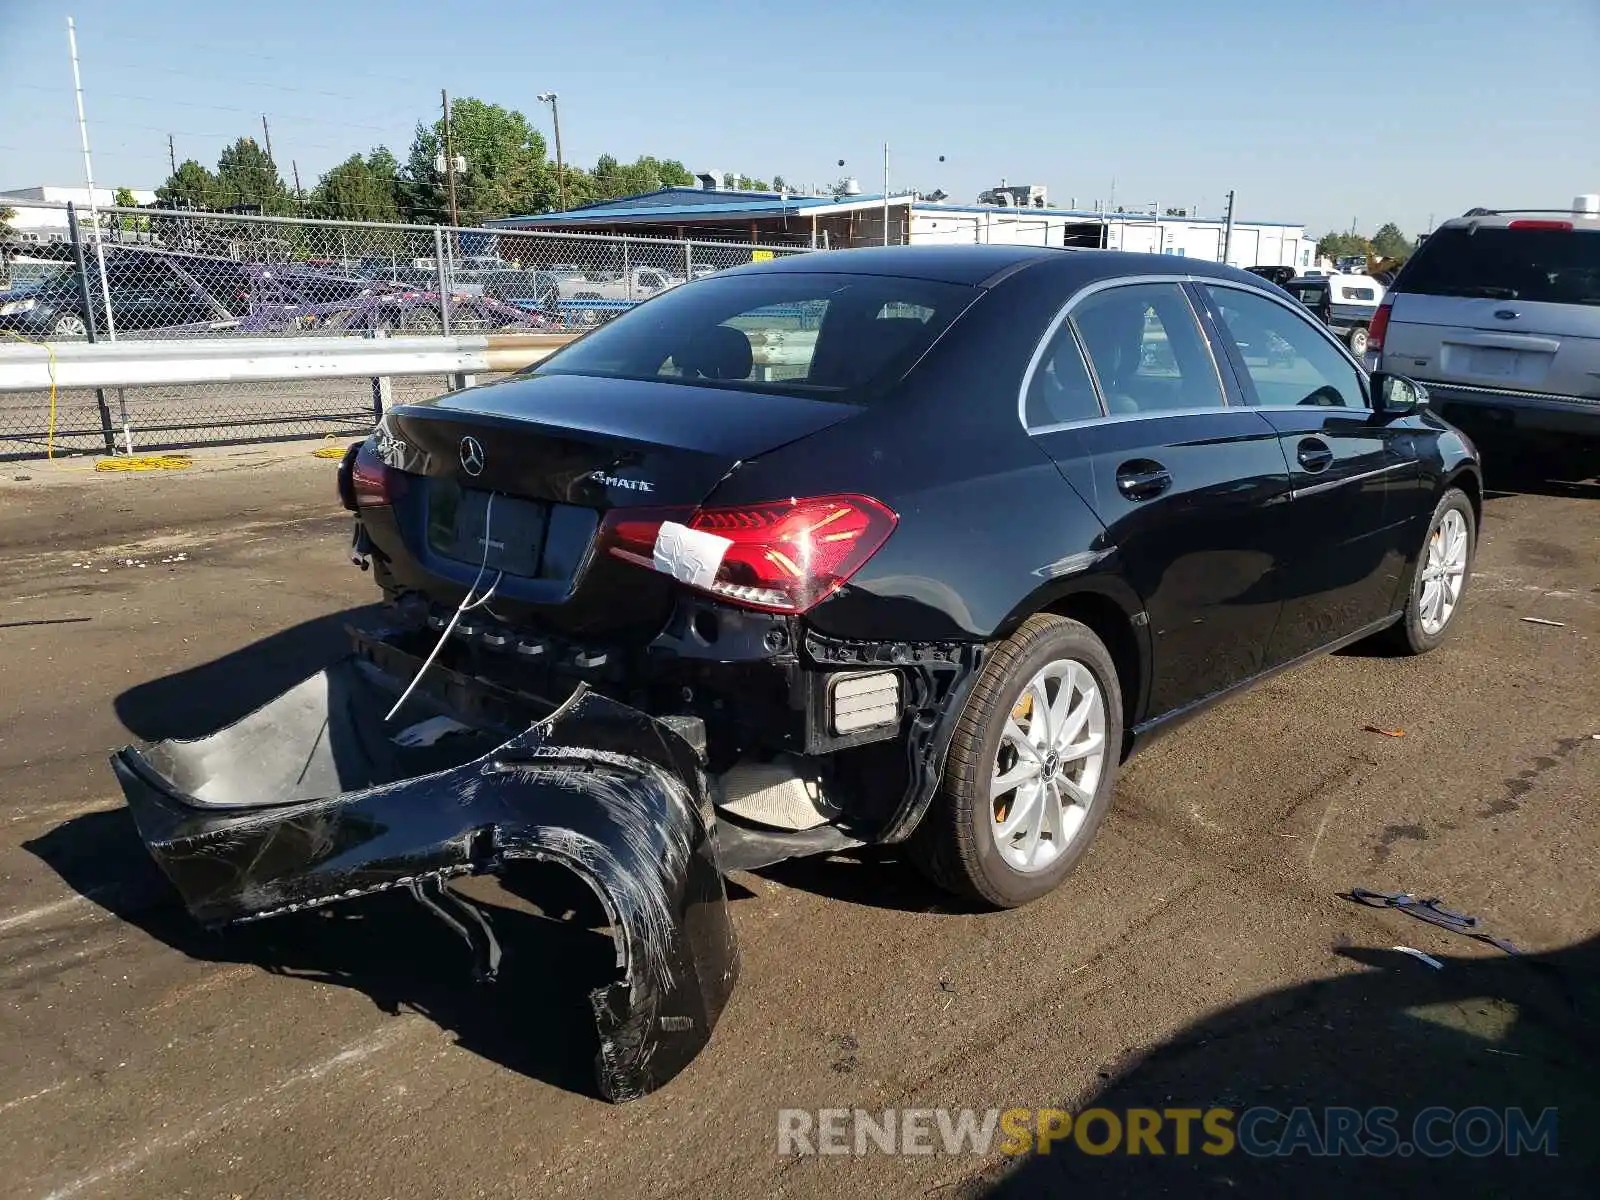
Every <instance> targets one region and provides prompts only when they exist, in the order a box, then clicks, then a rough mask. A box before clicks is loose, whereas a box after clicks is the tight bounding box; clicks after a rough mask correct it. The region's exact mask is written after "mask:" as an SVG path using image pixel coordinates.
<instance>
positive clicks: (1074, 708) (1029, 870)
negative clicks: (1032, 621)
mask: <svg viewBox="0 0 1600 1200" xmlns="http://www.w3.org/2000/svg"><path fill="white" fill-rule="evenodd" d="M1105 763H1106V704H1105V697H1104V695H1103V694H1102V692H1101V690H1100V687H1099V685H1098V684H1097V683H1096V682H1095V677H1094V674H1093V673H1092V672H1091V671H1090V670H1089V668H1088V667H1086V666H1084V665H1083V664H1082V663H1080V662H1078V661H1076V660H1074V659H1060V660H1058V661H1056V662H1052V663H1048V664H1046V665H1045V666H1044V667H1042V668H1040V670H1039V671H1038V673H1037V674H1035V675H1034V677H1033V678H1032V679H1031V680H1029V681H1028V684H1027V686H1025V687H1024V688H1023V689H1022V694H1021V695H1020V696H1019V697H1018V698H1017V702H1016V704H1015V705H1013V707H1012V709H1011V713H1010V715H1009V716H1008V717H1007V719H1006V724H1005V729H1004V730H1003V731H1002V733H1001V735H1000V749H999V751H998V753H997V754H996V755H995V765H994V773H993V777H992V779H991V780H990V784H989V804H990V808H989V820H990V832H991V833H992V834H993V837H994V844H995V848H996V849H997V850H999V852H1000V855H1001V857H1002V858H1003V859H1005V861H1006V863H1007V864H1008V865H1009V866H1010V867H1011V868H1012V869H1013V870H1015V871H1019V872H1021V873H1023V874H1033V873H1034V872H1036V871H1043V870H1046V869H1048V868H1049V866H1050V864H1051V863H1053V862H1055V861H1056V859H1057V858H1059V857H1060V856H1061V855H1062V854H1063V853H1065V851H1066V849H1067V847H1068V846H1069V845H1071V843H1072V841H1073V839H1074V838H1075V837H1076V836H1077V835H1078V831H1079V830H1080V829H1082V828H1083V824H1084V821H1085V820H1086V819H1087V817H1088V815H1089V806H1090V805H1091V804H1092V803H1093V801H1094V796H1095V792H1096V791H1097V790H1098V789H1099V786H1100V778H1101V775H1102V773H1103V772H1104V770H1105Z"/></svg>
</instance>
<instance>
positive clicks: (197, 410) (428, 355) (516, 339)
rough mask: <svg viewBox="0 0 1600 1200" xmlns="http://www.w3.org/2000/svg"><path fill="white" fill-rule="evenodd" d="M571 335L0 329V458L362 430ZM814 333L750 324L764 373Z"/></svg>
mask: <svg viewBox="0 0 1600 1200" xmlns="http://www.w3.org/2000/svg"><path fill="white" fill-rule="evenodd" d="M576 336H577V335H576V334H570V333H565V334H564V333H490V334H459V335H436V336H431V337H404V336H401V337H384V336H373V337H367V338H358V337H322V338H313V337H302V338H293V339H273V338H248V337H246V338H227V339H221V338H218V339H211V340H206V341H183V340H152V341H135V340H130V341H119V342H101V343H89V342H49V343H27V342H9V343H8V342H5V341H0V459H8V458H30V457H37V456H40V455H43V454H51V453H57V452H67V453H106V454H113V453H117V452H119V451H121V452H125V453H130V454H131V453H133V452H134V449H135V446H136V444H137V447H138V448H141V449H175V448H182V447H188V446H193V445H198V444H205V443H223V444H226V443H237V442H251V441H267V440H273V439H280V438H286V437H300V436H306V435H308V434H309V435H318V434H329V433H334V434H350V433H358V432H362V431H364V430H366V429H369V428H370V427H371V425H372V423H373V422H374V421H375V420H376V419H377V418H378V417H379V416H381V415H382V414H383V412H384V411H385V410H386V409H387V408H388V407H389V406H390V405H391V404H396V403H408V402H414V401H417V400H423V399H426V398H428V397H429V396H434V395H438V394H439V393H440V392H444V391H450V390H456V389H459V388H463V387H470V386H472V385H473V384H474V383H476V382H481V379H480V377H481V376H484V375H500V374H504V373H506V372H510V371H517V370H520V369H522V368H523V367H526V366H530V365H532V364H533V363H536V362H538V361H540V360H541V359H543V358H544V357H546V356H547V355H549V354H551V353H552V352H553V351H555V350H556V349H557V348H558V347H560V346H563V345H565V344H566V343H567V342H570V341H572V340H573V338H574V337H576ZM816 336H817V335H816V331H815V330H807V329H795V330H779V331H768V332H765V333H762V334H758V335H756V336H754V337H753V338H752V339H751V340H752V342H753V345H752V347H751V349H752V358H753V360H754V365H755V371H756V378H759V379H774V378H784V377H786V376H787V375H788V374H790V373H793V372H794V371H795V370H797V369H799V370H802V371H803V369H804V367H805V365H806V364H807V363H808V362H810V360H811V356H812V353H813V348H814V342H815V339H816Z"/></svg>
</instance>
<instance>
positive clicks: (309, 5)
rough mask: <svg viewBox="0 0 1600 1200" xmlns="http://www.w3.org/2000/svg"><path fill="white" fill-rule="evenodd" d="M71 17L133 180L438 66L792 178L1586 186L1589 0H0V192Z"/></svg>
mask: <svg viewBox="0 0 1600 1200" xmlns="http://www.w3.org/2000/svg"><path fill="white" fill-rule="evenodd" d="M446 12H447V13H448V16H446V17H444V18H443V19H441V16H440V14H441V13H446ZM69 13H70V14H71V15H73V16H74V17H76V19H77V23H78V31H79V33H78V37H79V51H80V55H81V57H82V65H83V72H84V88H85V95H86V102H87V108H88V115H89V123H90V137H91V142H92V144H93V149H94V156H95V168H96V169H95V174H96V182H97V183H103V184H106V185H110V186H145V187H153V186H155V185H156V184H157V183H159V182H160V181H161V179H163V178H164V177H165V175H166V173H167V166H166V155H167V145H166V134H167V132H168V131H171V132H172V133H173V134H174V136H175V138H176V141H177V148H178V157H179V159H180V160H182V159H183V158H186V157H193V158H197V159H199V160H200V161H202V162H204V163H206V164H207V165H210V164H212V163H214V161H215V159H216V155H217V151H218V150H219V149H221V147H222V146H223V145H224V144H225V143H226V142H227V141H230V140H232V138H234V137H237V136H239V135H240V134H254V135H256V136H259V134H260V126H261V121H260V114H261V113H263V112H265V113H267V114H269V115H270V117H271V121H272V140H273V148H274V151H275V154H276V157H277V160H278V162H279V164H280V166H281V167H282V168H283V173H284V175H285V176H286V177H287V176H288V174H289V169H288V168H289V162H290V160H291V159H293V160H297V161H298V163H299V167H300V174H301V179H302V182H303V183H304V184H305V186H306V187H308V188H309V187H310V186H311V184H312V182H313V181H314V180H315V177H316V175H317V174H318V173H319V172H320V171H321V170H323V169H325V168H326V167H328V166H329V165H331V164H332V163H334V162H337V161H339V160H340V159H342V158H344V157H345V156H346V155H348V154H349V153H351V152H353V151H358V150H365V149H367V148H369V147H370V146H372V145H373V144H375V143H379V142H382V143H386V144H388V145H389V146H390V147H391V148H392V149H393V150H394V151H395V152H396V154H397V155H399V157H400V158H402V159H404V157H405V152H406V148H407V147H408V146H409V144H410V141H411V134H412V130H413V128H414V126H415V124H416V122H417V120H418V119H419V118H422V119H428V120H431V119H433V117H434V116H436V115H437V112H438V102H439V89H440V88H441V87H446V88H449V89H450V91H451V93H452V94H455V95H476V96H479V97H481V98H483V99H485V100H490V101H494V102H497V103H500V104H504V105H506V106H508V107H514V108H520V109H521V110H522V111H524V112H525V113H527V114H528V116H529V117H530V118H532V119H534V120H535V121H537V122H540V123H541V124H543V123H545V122H547V120H548V110H547V109H546V108H545V107H544V106H542V105H539V104H538V103H536V101H535V100H534V96H535V95H536V94H537V93H538V92H540V91H546V90H555V91H557V92H559V93H560V97H561V100H560V103H561V116H562V140H563V143H564V148H565V150H566V154H567V158H568V161H569V162H575V163H581V164H584V165H588V164H590V163H592V162H593V160H594V158H595V157H596V156H597V155H599V154H601V153H603V152H609V153H612V154H615V155H617V156H618V157H619V158H624V159H631V158H633V157H635V156H636V155H638V154H642V153H650V154H655V155H657V156H659V157H669V158H679V159H682V160H683V161H684V163H685V164H687V165H688V166H689V167H690V168H691V169H692V170H701V169H704V168H706V167H715V168H718V169H721V170H725V171H730V170H731V171H739V172H741V173H743V174H746V175H756V176H760V177H763V178H770V177H771V176H772V175H773V174H782V175H784V176H785V177H786V178H787V179H789V180H790V181H794V182H813V181H815V182H819V183H820V182H824V181H827V180H830V179H832V178H835V177H836V176H838V175H839V174H840V173H841V172H840V171H839V169H838V168H837V167H836V165H835V164H836V162H837V160H838V159H840V158H843V159H845V160H846V162H847V164H848V166H847V168H846V171H847V172H848V173H850V174H853V175H856V176H857V177H859V178H860V180H861V182H862V185H863V187H864V188H865V189H866V190H867V191H876V190H877V189H878V187H879V186H880V183H881V178H882V174H881V172H882V167H881V151H880V146H881V144H882V143H883V142H884V141H885V140H887V141H888V143H889V145H890V150H891V159H890V184H891V187H907V186H915V187H918V188H921V189H923V190H931V189H933V188H935V187H942V188H943V189H944V190H945V191H947V192H949V193H950V194H951V197H952V199H955V200H959V201H962V202H971V200H972V199H973V198H974V196H975V194H976V193H977V192H978V191H979V190H980V189H982V188H984V187H988V186H992V185H993V184H995V183H998V182H999V180H1000V178H1001V177H1002V176H1004V177H1006V178H1007V179H1008V180H1009V181H1010V182H1011V183H1043V184H1046V185H1047V186H1048V187H1049V188H1050V193H1051V199H1052V201H1053V202H1055V203H1059V204H1065V203H1067V202H1068V201H1069V200H1071V199H1073V198H1076V199H1077V201H1078V203H1079V204H1080V205H1087V204H1090V203H1092V202H1093V201H1095V200H1101V201H1105V200H1107V199H1109V198H1110V197H1111V194H1112V182H1113V180H1115V188H1116V191H1115V198H1116V203H1119V204H1125V205H1127V206H1129V207H1135V206H1139V207H1143V206H1148V204H1149V203H1150V202H1152V201H1156V202H1159V203H1160V204H1161V205H1162V207H1168V206H1184V207H1187V206H1191V205H1200V206H1202V209H1203V211H1205V212H1207V213H1210V212H1217V211H1220V209H1221V207H1222V203H1223V195H1224V193H1225V192H1226V191H1227V190H1228V189H1229V188H1230V187H1233V188H1236V189H1237V191H1238V194H1239V210H1238V211H1239V215H1240V216H1241V217H1245V218H1250V217H1254V218H1260V219H1266V220H1287V221H1304V222H1306V223H1307V225H1308V226H1310V227H1311V229H1312V230H1313V231H1314V232H1323V231H1326V230H1327V229H1329V228H1334V227H1337V228H1340V229H1344V228H1348V227H1349V225H1350V224H1351V222H1352V221H1355V222H1357V224H1358V226H1359V227H1360V228H1361V229H1362V230H1363V231H1364V232H1367V233H1371V232H1372V231H1373V229H1374V228H1375V227H1376V226H1377V225H1378V224H1379V223H1380V222H1382V221H1386V220H1394V221H1396V222H1398V223H1399V224H1400V225H1401V227H1402V228H1403V229H1404V230H1405V231H1406V232H1408V233H1411V232H1415V231H1416V230H1418V229H1420V228H1421V227H1423V226H1424V224H1425V223H1426V222H1427V220H1428V218H1429V215H1430V214H1433V216H1434V217H1435V219H1441V218H1443V217H1444V216H1446V215H1450V214H1454V213H1459V212H1460V211H1462V210H1464V209H1466V208H1469V207H1471V206H1473V205H1475V204H1495V203H1500V204H1522V205H1539V206H1546V205H1548V206H1565V205H1566V204H1567V203H1568V202H1569V201H1570V199H1571V198H1572V196H1573V195H1574V194H1576V193H1577V192H1580V191H1600V67H1597V66H1596V64H1597V63H1600V0H1543V2H1535V3H1531V4H1522V5H1518V6H1508V5H1506V4H1504V3H1490V2H1489V0H1454V2H1451V3H1445V2H1443V0H1433V2H1431V3H1423V2H1421V0H1341V2H1340V3H1337V4H1325V5H1321V6H1318V7H1317V8H1315V9H1312V8H1309V7H1305V6H1300V5H1287V4H1284V5H1276V4H1271V3H1267V2H1265V0H1212V2H1210V3H1194V2H1193V0H1141V2H1138V3H1126V4H1108V3H1098V4H1082V3H1077V4H1060V3H1047V2H1044V0H1034V2H1033V3H1027V2H1026V0H1024V2H1022V3H1015V2H1013V3H1011V4H1003V5H973V4H970V3H954V2H952V0H926V2H924V3H916V4H913V3H910V2H908V0H879V2H878V3H877V4H876V5H870V4H863V3H861V2H860V0H811V2H810V3H793V2H792V0H791V2H789V3H781V4H780V3H774V2H771V0H743V2H742V3H738V4H734V3H730V2H728V0H690V2H689V3H687V4H679V5H671V6H656V5H650V4H645V3H642V2H641V0H604V2H601V3H589V4H572V3H566V4H558V5H544V6H541V5H513V4H499V5H489V4H483V3H477V2H471V3H463V2H456V3H449V2H447V3H438V2H437V0H435V2H434V3H427V4H423V3H416V2H413V0H382V2H378V0H271V2H267V3H262V2H254V3H251V2H247V0H208V2H206V3H200V2H197V0H140V2H139V3H137V4H129V3H125V2H124V3H111V2H109V0H67V2H66V3H60V2H58V0H0V188H3V187H21V186H32V185H35V184H40V183H57V184H72V183H81V182H82V159H81V157H80V154H79V151H78V143H77V131H76V128H75V114H74V108H73V101H72V92H71V81H72V80H71V72H70V66H69V62H68V57H67V44H66V31H65V26H66V17H67V15H68V14H69ZM1369 47H1382V48H1385V49H1384V50H1381V51H1370V50H1369V49H1368V48H1369ZM1368 59H1371V60H1373V61H1372V63H1371V64H1370V65H1369V63H1368V61H1367V60H1368ZM545 130H546V135H547V136H548V126H547V125H545ZM941 154H942V155H944V156H945V162H944V163H942V164H941V163H940V162H938V158H939V156H940V155H941Z"/></svg>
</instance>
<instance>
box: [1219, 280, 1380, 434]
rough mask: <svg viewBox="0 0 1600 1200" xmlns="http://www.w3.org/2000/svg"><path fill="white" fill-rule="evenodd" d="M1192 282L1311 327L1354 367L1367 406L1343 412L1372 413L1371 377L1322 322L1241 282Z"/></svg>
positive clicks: (1294, 303)
mask: <svg viewBox="0 0 1600 1200" xmlns="http://www.w3.org/2000/svg"><path fill="white" fill-rule="evenodd" d="M1192 282H1194V283H1198V284H1201V285H1204V286H1208V287H1222V288H1232V289H1233V290H1234V291H1236V292H1249V293H1250V294H1251V295H1254V296H1260V297H1261V298H1262V299H1265V300H1270V301H1272V302H1273V303H1274V304H1276V305H1277V306H1278V307H1279V308H1281V309H1283V310H1284V311H1285V312H1287V313H1289V314H1290V315H1291V316H1293V317H1294V318H1295V319H1296V320H1298V321H1301V322H1303V323H1305V324H1307V325H1309V326H1311V328H1312V329H1314V330H1315V331H1316V332H1317V334H1318V336H1320V337H1321V338H1322V340H1323V341H1325V342H1327V343H1328V345H1330V346H1332V347H1333V348H1334V349H1335V350H1337V351H1338V352H1339V357H1340V358H1342V359H1344V360H1345V362H1347V363H1349V364H1350V365H1351V366H1353V367H1354V368H1355V372H1356V384H1357V386H1358V387H1359V389H1360V391H1361V398H1362V399H1363V400H1365V401H1366V404H1365V405H1363V406H1362V407H1361V408H1360V409H1351V408H1346V410H1345V411H1347V412H1372V411H1373V408H1372V393H1371V389H1370V387H1369V386H1368V385H1369V383H1370V379H1371V377H1370V376H1369V375H1368V374H1367V369H1366V368H1365V367H1364V366H1362V365H1361V362H1360V361H1359V360H1358V359H1357V358H1356V356H1355V355H1353V354H1351V353H1350V347H1348V346H1346V345H1345V344H1344V343H1343V342H1341V341H1340V340H1339V339H1338V338H1336V337H1334V336H1333V331H1332V330H1330V329H1329V328H1328V327H1327V326H1326V325H1324V324H1323V323H1322V322H1321V321H1318V320H1317V319H1316V318H1315V317H1308V316H1307V315H1306V313H1305V312H1304V311H1297V310H1301V309H1303V306H1302V305H1300V304H1299V303H1298V302H1297V301H1294V300H1285V299H1284V298H1283V297H1281V296H1274V295H1273V294H1272V293H1271V292H1269V291H1267V290H1266V289H1265V288H1258V287H1251V286H1249V285H1248V284H1245V283H1241V282H1240V281H1238V280H1236V279H1205V278H1200V279H1196V280H1193V281H1192ZM1215 320H1216V321H1217V323H1218V324H1223V321H1222V314H1221V313H1218V314H1217V315H1216V318H1215ZM1219 332H1223V333H1226V332H1227V328H1226V325H1225V324H1224V325H1223V329H1222V330H1220V331H1219ZM1253 386H1254V384H1253V383H1252V387H1253ZM1245 407H1246V408H1254V409H1258V410H1259V409H1265V408H1275V409H1291V408H1297V407H1299V406H1298V405H1287V404H1270V405H1269V404H1248V405H1246V406H1245Z"/></svg>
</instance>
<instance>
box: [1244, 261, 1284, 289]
mask: <svg viewBox="0 0 1600 1200" xmlns="http://www.w3.org/2000/svg"><path fill="white" fill-rule="evenodd" d="M1245 270H1247V271H1249V272H1250V274H1252V275H1259V276H1261V278H1263V279H1269V280H1271V281H1272V282H1273V283H1275V284H1277V285H1278V286H1279V287H1287V286H1288V285H1289V281H1290V280H1291V279H1293V278H1294V277H1295V269H1294V268H1293V267H1283V266H1260V267H1246V268H1245Z"/></svg>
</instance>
